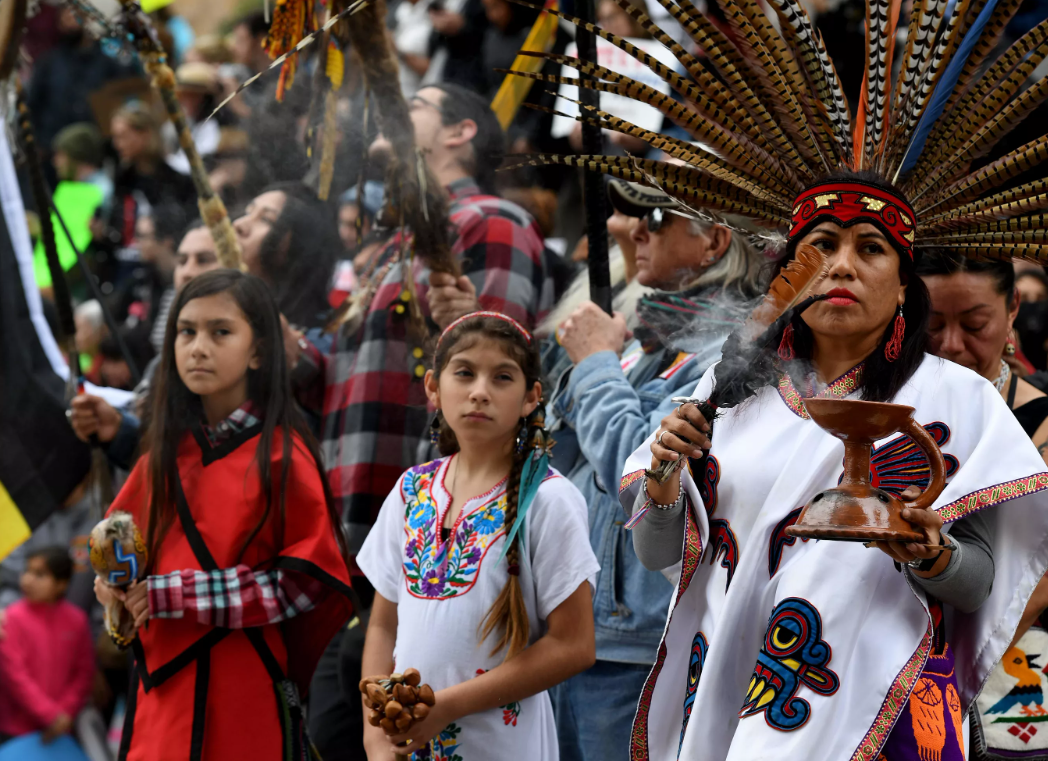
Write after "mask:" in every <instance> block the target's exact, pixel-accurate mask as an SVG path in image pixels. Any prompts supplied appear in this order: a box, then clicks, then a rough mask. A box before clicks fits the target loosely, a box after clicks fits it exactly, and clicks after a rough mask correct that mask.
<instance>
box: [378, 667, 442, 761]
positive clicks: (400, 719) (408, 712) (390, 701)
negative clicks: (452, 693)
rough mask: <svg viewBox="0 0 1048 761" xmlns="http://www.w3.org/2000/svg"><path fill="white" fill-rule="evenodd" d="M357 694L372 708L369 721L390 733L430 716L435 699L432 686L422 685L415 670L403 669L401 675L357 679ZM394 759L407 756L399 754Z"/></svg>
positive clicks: (391, 734)
mask: <svg viewBox="0 0 1048 761" xmlns="http://www.w3.org/2000/svg"><path fill="white" fill-rule="evenodd" d="M360 693H361V694H362V695H363V696H364V702H365V705H367V707H368V708H370V709H371V713H370V714H369V715H368V722H369V723H370V724H371V726H373V727H382V730H383V731H384V732H385V733H386V734H387V735H390V736H393V735H400V734H403V733H405V732H407V731H408V730H409V729H411V727H413V726H415V725H416V724H418V723H419V722H420V721H422V720H423V719H425V718H426V717H427V716H429V710H430V708H432V707H433V704H434V703H435V702H436V698H435V697H434V695H433V688H432V687H430V686H429V685H428V684H422V675H421V674H419V672H418V669H405V670H404V673H403V674H391V675H390V676H369V677H365V678H364V679H361V680H360ZM397 758H407V756H401V755H398V756H397Z"/></svg>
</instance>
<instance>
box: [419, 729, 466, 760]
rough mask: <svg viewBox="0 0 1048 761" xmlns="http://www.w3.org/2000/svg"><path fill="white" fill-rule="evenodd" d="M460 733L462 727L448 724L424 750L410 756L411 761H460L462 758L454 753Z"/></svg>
mask: <svg viewBox="0 0 1048 761" xmlns="http://www.w3.org/2000/svg"><path fill="white" fill-rule="evenodd" d="M461 732H462V727H460V726H459V725H458V724H448V725H447V726H446V727H444V729H442V730H440V734H439V735H437V736H436V737H434V738H433V739H432V740H430V741H429V744H428V745H427V746H426V747H425V748H423V749H422V750H420V751H418V752H417V753H412V754H411V758H412V761H423V759H424V760H425V761H462V756H460V755H459V754H458V753H456V752H455V751H457V750H458V746H459V742H458V736H459V734H461Z"/></svg>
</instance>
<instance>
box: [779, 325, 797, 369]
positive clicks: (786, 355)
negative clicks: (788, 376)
mask: <svg viewBox="0 0 1048 761" xmlns="http://www.w3.org/2000/svg"><path fill="white" fill-rule="evenodd" d="M794 356H796V355H795V354H794V353H793V323H792V322H791V323H788V324H787V325H786V329H785V330H784V331H782V340H781V341H779V359H782V360H787V361H788V360H791V359H793V358H794Z"/></svg>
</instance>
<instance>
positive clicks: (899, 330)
mask: <svg viewBox="0 0 1048 761" xmlns="http://www.w3.org/2000/svg"><path fill="white" fill-rule="evenodd" d="M905 335H906V318H905V317H903V316H902V304H899V311H898V313H897V314H896V315H895V328H894V329H893V330H892V337H891V339H890V340H889V341H888V343H887V345H886V346H885V347H884V358H885V359H886V360H888V361H889V362H894V361H895V360H897V359H898V358H899V355H900V354H902V339H903V337H904V336H905Z"/></svg>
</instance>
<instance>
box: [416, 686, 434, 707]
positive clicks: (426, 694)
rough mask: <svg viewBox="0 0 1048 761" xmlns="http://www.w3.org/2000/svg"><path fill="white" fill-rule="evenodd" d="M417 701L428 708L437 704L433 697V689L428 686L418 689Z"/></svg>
mask: <svg viewBox="0 0 1048 761" xmlns="http://www.w3.org/2000/svg"><path fill="white" fill-rule="evenodd" d="M418 699H419V700H421V701H422V702H423V703H425V704H426V705H428V706H432V705H433V704H434V703H436V702H437V699H436V697H435V696H434V695H433V688H432V687H430V686H429V685H428V684H424V685H422V686H421V687H419V688H418Z"/></svg>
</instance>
